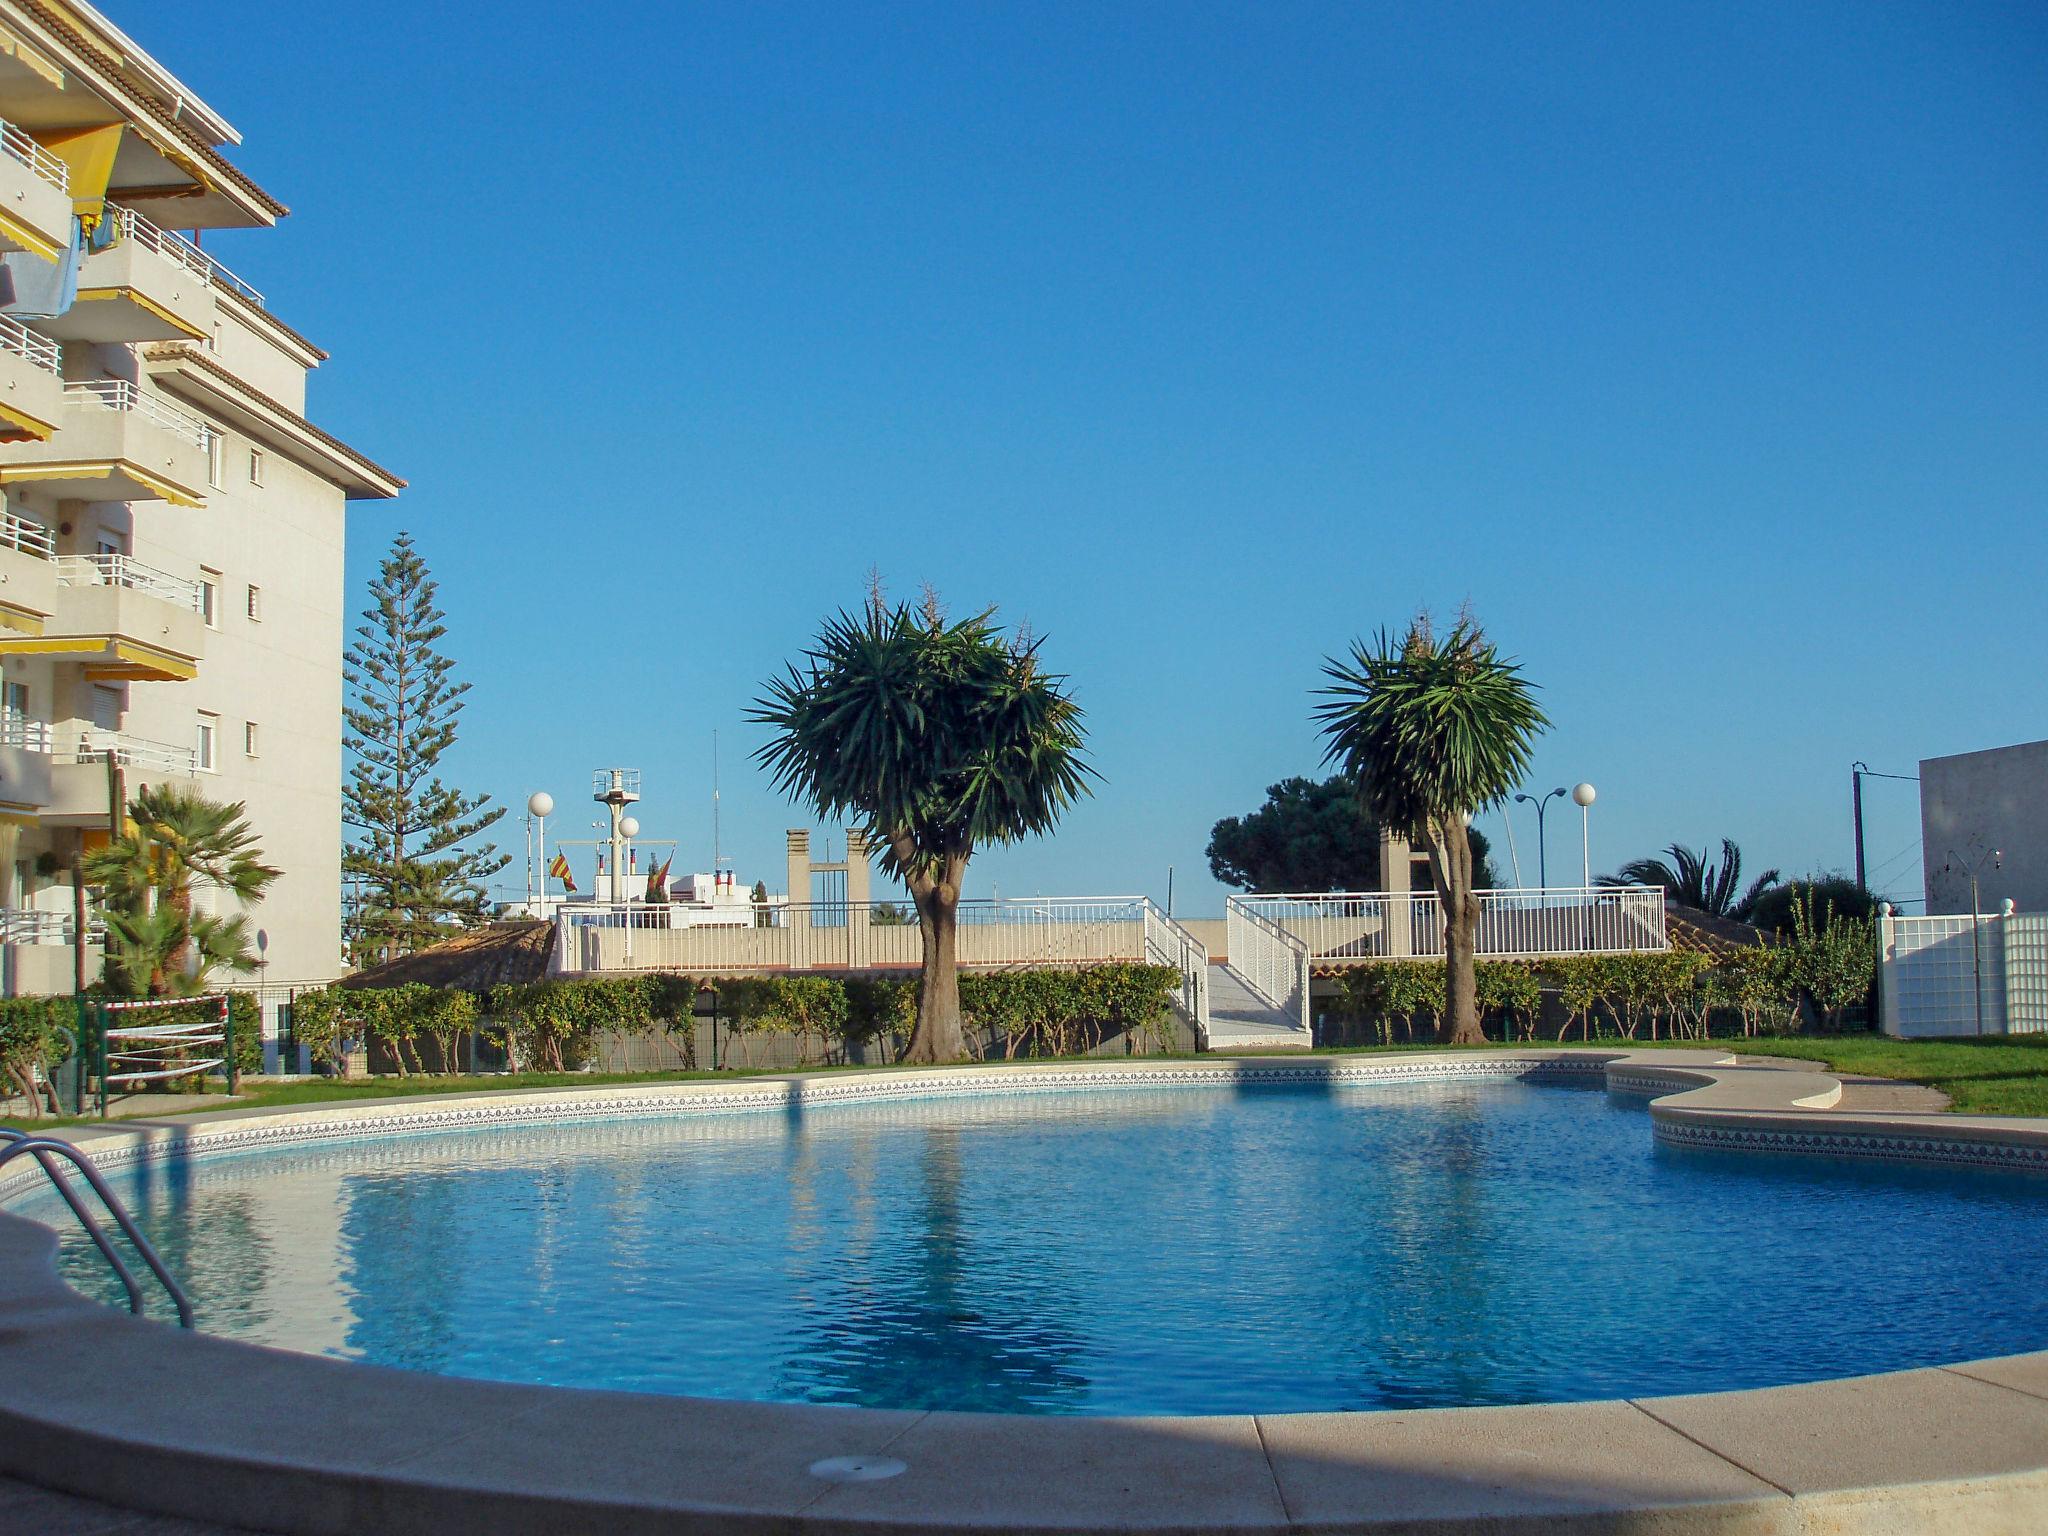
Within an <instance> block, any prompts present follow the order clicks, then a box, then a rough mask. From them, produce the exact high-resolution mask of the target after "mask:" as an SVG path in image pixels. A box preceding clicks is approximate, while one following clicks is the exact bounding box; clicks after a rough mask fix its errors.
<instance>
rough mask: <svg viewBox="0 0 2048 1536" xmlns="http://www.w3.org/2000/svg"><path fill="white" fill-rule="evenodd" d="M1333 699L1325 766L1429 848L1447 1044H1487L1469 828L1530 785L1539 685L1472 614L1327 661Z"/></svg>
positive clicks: (1541, 719)
mask: <svg viewBox="0 0 2048 1536" xmlns="http://www.w3.org/2000/svg"><path fill="white" fill-rule="evenodd" d="M1323 675H1324V676H1325V677H1327V678H1328V679H1329V680H1330V683H1329V686H1328V687H1325V688H1322V689H1319V690H1317V691H1318V692H1319V693H1320V694H1321V695H1323V696H1324V697H1326V698H1327V699H1328V700H1329V702H1328V703H1325V704H1320V705H1318V706H1317V707H1316V718H1317V719H1319V720H1320V721H1321V722H1322V728H1323V735H1324V736H1325V737H1327V738H1328V742H1329V746H1328V750H1327V751H1326V752H1325V753H1324V761H1325V762H1334V763H1337V764H1339V765H1341V767H1342V769H1343V771H1344V772H1345V773H1347V774H1349V775H1350V776H1351V779H1352V780H1353V782H1354V783H1356V784H1357V786H1358V797H1359V803H1360V805H1361V807H1362V808H1363V809H1364V811H1365V813H1366V814H1367V815H1368V816H1371V817H1372V818H1373V819H1374V820H1376V821H1377V822H1378V823H1379V824H1380V825H1381V826H1383V827H1405V828H1410V829H1412V832H1411V835H1412V836H1415V837H1417V838H1419V839H1420V840H1421V841H1422V842H1423V844H1424V845H1425V846H1426V847H1427V848H1428V849H1429V874H1430V879H1431V881H1432V883H1433V884H1434V885H1435V886H1436V894H1437V899H1438V900H1439V901H1440V902H1441V903H1442V904H1443V914H1444V983H1445V986H1444V991H1445V996H1446V1001H1447V1005H1448V1006H1447V1007H1446V1009H1445V1013H1444V1018H1443V1022H1442V1024H1441V1025H1440V1026H1439V1028H1438V1031H1437V1038H1438V1040H1439V1041H1441V1042H1442V1043H1444V1044H1446V1045H1481V1044H1484V1043H1485V1041H1486V1035H1485V1033H1484V1031H1482V1030H1481V1029H1480V1027H1479V1000H1478V987H1477V972H1476V969H1475V966H1474V963H1473V962H1474V957H1475V948H1476V943H1477V934H1478V927H1479V898H1478V897H1477V896H1475V895H1474V894H1473V879H1472V845H1471V842H1470V840H1469V839H1468V838H1467V837H1466V835H1465V826H1466V823H1467V822H1468V821H1470V820H1471V818H1472V816H1473V815H1474V814H1475V813H1477V812H1479V811H1483V810H1486V809H1488V808H1489V807H1491V806H1495V805H1498V804H1499V803H1500V802H1501V801H1502V800H1504V799H1506V798H1507V796H1508V795H1509V794H1510V793H1511V792H1512V791H1513V789H1514V787H1515V786H1516V785H1517V784H1519V783H1521V782H1522V779H1523V777H1524V775H1525V774H1527V772H1528V769H1529V748H1530V744H1531V743H1532V742H1533V741H1534V740H1535V738H1536V736H1537V734H1538V733H1539V732H1541V731H1542V730H1543V729H1544V728H1545V727H1547V726H1548V725H1549V724H1550V721H1549V720H1548V718H1547V717H1546V716H1545V715H1544V713H1543V711H1542V710H1541V709H1540V708H1539V707H1538V706H1537V704H1536V700H1535V697H1534V686H1535V685H1534V684H1532V683H1530V682H1528V681H1527V680H1526V679H1524V678H1523V676H1522V672H1521V667H1520V665H1519V664H1518V663H1516V662H1513V661H1509V660H1506V659H1504V658H1503V657H1502V656H1501V654H1500V651H1499V649H1498V648H1497V647H1496V646H1495V645H1494V644H1493V642H1492V641H1490V640H1489V639H1487V638H1486V634H1485V632H1484V631H1483V630H1481V629H1480V627H1479V625H1478V623H1477V622H1476V621H1475V620H1473V619H1472V617H1471V616H1470V615H1469V614H1466V615H1461V616H1460V617H1459V619H1458V622H1457V623H1456V625H1454V626H1453V627H1452V629H1451V632H1450V633H1449V634H1448V635H1444V636H1441V637H1439V636H1438V635H1437V634H1436V632H1435V627H1434V626H1433V625H1432V624H1431V622H1430V618H1429V615H1428V614H1426V613H1425V614H1422V615H1420V616H1418V617H1417V618H1416V620H1415V621H1414V622H1413V623H1412V624H1410V625H1409V626H1408V632H1407V634H1405V635H1404V636H1402V638H1401V639H1400V640H1399V641H1395V640H1394V639H1392V638H1391V637H1390V636H1389V634H1388V633H1387V631H1385V630H1381V631H1380V633H1379V635H1378V637H1377V638H1376V639H1375V641H1374V642H1373V644H1372V645H1370V646H1368V645H1367V644H1366V643H1365V642H1364V641H1363V640H1359V641H1354V642H1353V644H1352V647H1351V657H1350V659H1349V660H1348V661H1338V660H1334V659H1333V660H1327V661H1325V662H1324V664H1323Z"/></svg>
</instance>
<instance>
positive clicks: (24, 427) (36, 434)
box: [0, 400, 57, 443]
mask: <svg viewBox="0 0 2048 1536" xmlns="http://www.w3.org/2000/svg"><path fill="white" fill-rule="evenodd" d="M0 422H5V423H6V424H7V425H8V426H10V427H12V428H14V432H13V433H12V434H11V436H10V440H11V441H14V442H20V441H21V440H22V438H23V437H24V436H26V437H32V438H34V439H35V440H36V441H37V442H39V443H42V442H48V441H49V440H50V439H51V438H52V437H54V436H56V434H57V427H56V424H55V423H54V422H48V421H44V420H42V419H41V418H40V417H36V416H31V415H29V413H28V412H27V411H19V410H16V409H15V408H14V407H13V406H11V405H9V404H8V403H7V402H6V401H4V400H0Z"/></svg>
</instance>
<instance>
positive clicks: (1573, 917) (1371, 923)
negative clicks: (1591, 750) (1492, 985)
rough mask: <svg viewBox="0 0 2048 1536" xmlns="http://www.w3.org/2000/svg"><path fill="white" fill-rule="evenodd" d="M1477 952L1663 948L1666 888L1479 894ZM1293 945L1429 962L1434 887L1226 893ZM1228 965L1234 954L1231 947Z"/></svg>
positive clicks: (1438, 939) (1440, 940)
mask: <svg viewBox="0 0 2048 1536" xmlns="http://www.w3.org/2000/svg"><path fill="white" fill-rule="evenodd" d="M1477 894H1478V897H1479V927H1478V932H1477V934H1476V936H1475V937H1476V947H1477V952H1478V953H1479V954H1481V955H1485V956H1490V957H1493V958H1497V959H1537V958H1541V957H1543V956H1546V955H1572V954H1634V953H1638V952H1642V951H1646V950H1661V949H1667V948H1669V947H1670V944H1669V940H1668V938H1667V937H1666V934H1665V927H1664V892H1663V891H1662V890H1661V889H1659V888H1657V887H1655V886H1553V887H1551V888H1549V889H1547V890H1542V889H1538V890H1510V891H1480V892H1478V893H1477ZM1231 905H1232V909H1233V910H1236V909H1237V908H1240V907H1241V908H1243V909H1244V910H1245V911H1247V912H1254V913H1257V914H1258V915H1259V916H1261V917H1263V918H1265V919H1266V920H1267V921H1269V922H1271V923H1274V924H1276V925H1277V926H1279V927H1280V928H1282V929H1284V930H1285V931H1286V932H1288V933H1289V934H1291V935H1293V936H1294V937H1295V938H1296V939H1298V940H1299V941H1300V942H1301V943H1302V944H1303V945H1304V946H1305V947H1306V948H1307V950H1308V952H1309V956H1310V958H1311V960H1312V962H1313V963H1314V964H1316V965H1324V966H1331V965H1347V964H1352V963H1356V962H1359V961H1365V960H1389V959H1394V960H1399V959H1408V958H1415V957H1423V958H1427V957H1436V956H1441V955H1442V954H1443V952H1444V922H1443V908H1442V905H1441V904H1440V903H1439V902H1438V900H1437V897H1436V893H1435V892H1433V891H1427V892H1424V891H1416V892H1407V891H1394V892H1389V891H1329V892H1303V893H1299V894H1292V895H1276V896H1233V897H1232V898H1231ZM1230 961H1231V965H1232V966H1233V968H1237V969H1240V970H1241V969H1242V967H1239V966H1238V965H1237V949H1236V946H1235V942H1234V941H1233V944H1232V948H1231V951H1230Z"/></svg>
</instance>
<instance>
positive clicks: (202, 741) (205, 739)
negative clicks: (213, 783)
mask: <svg viewBox="0 0 2048 1536" xmlns="http://www.w3.org/2000/svg"><path fill="white" fill-rule="evenodd" d="M219 739H220V716H219V715H208V714H201V715H200V717H199V739H198V741H197V742H196V743H195V746H196V747H197V748H198V759H199V760H198V762H197V764H195V766H196V767H197V768H198V769H199V771H200V772H201V773H212V772H213V770H214V759H213V753H214V743H215V742H216V741H218V740H219Z"/></svg>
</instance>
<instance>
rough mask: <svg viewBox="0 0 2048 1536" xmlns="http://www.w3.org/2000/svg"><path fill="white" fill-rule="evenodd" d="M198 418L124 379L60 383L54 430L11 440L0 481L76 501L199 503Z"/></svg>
mask: <svg viewBox="0 0 2048 1536" xmlns="http://www.w3.org/2000/svg"><path fill="white" fill-rule="evenodd" d="M212 438H213V433H212V431H211V429H209V428H208V427H207V425H206V423H205V422H203V421H201V420H200V419H199V418H198V417H197V416H194V415H192V414H191V413H189V412H187V411H183V410H180V409H179V408H178V407H177V406H175V405H173V404H171V403H170V401H168V400H166V399H164V398H163V397H162V396H160V395H152V394H148V393H146V392H144V391H143V390H142V389H140V388H138V387H137V386H136V385H134V384H131V383H129V382H128V381H127V380H126V379H84V380H79V381H77V382H75V383H71V384H66V385H65V386H64V406H63V409H62V411H60V412H59V419H58V424H57V435H56V436H55V437H52V438H50V439H49V440H48V441H46V442H29V443H19V444H16V445H14V446H13V447H12V448H10V449H9V451H8V454H7V462H5V463H0V485H17V484H24V483H27V484H33V485H35V486H36V487H38V488H39V489H42V490H46V491H50V492H52V493H53V494H55V495H58V496H76V497H78V498H79V499H80V500H82V501H168V502H171V503H173V504H174V505H176V506H181V507H203V506H205V505H206V461H207V448H208V444H209V443H210V442H211V441H212Z"/></svg>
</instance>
